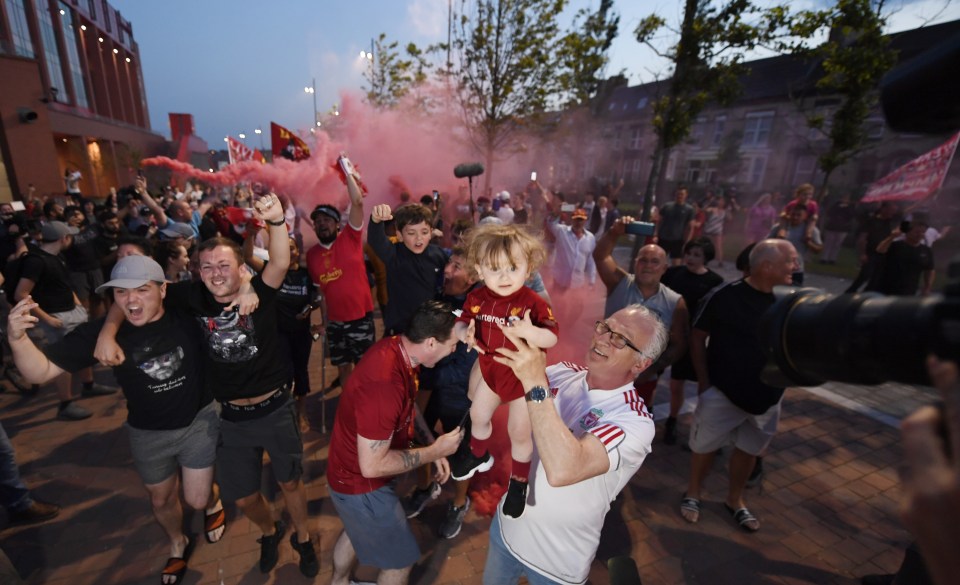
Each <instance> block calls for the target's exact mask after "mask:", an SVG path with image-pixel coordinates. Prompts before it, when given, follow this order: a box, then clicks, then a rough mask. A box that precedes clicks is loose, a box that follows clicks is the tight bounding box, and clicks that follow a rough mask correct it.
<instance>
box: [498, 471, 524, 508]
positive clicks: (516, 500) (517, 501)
mask: <svg viewBox="0 0 960 585" xmlns="http://www.w3.org/2000/svg"><path fill="white" fill-rule="evenodd" d="M526 507H527V482H525V481H519V480H516V479H514V478H512V477H511V478H510V487H508V488H507V497H506V499H505V500H503V513H504V514H506V515H507V516H510V517H511V518H519V517H520V516H521V515H522V514H523V509H524V508H526Z"/></svg>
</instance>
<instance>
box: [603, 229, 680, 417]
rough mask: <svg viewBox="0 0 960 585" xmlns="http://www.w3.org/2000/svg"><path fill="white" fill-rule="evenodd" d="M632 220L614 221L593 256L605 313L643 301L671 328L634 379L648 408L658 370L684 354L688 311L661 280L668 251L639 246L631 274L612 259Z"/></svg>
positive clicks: (676, 295) (653, 245)
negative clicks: (664, 342)
mask: <svg viewBox="0 0 960 585" xmlns="http://www.w3.org/2000/svg"><path fill="white" fill-rule="evenodd" d="M633 221H634V219H633V218H632V217H629V216H626V217H622V218H620V219H618V220H617V221H615V222H614V223H613V225H612V226H610V229H609V230H607V231H606V233H604V234H603V237H601V238H600V241H598V242H597V247H596V249H595V250H594V251H593V258H594V260H595V261H596V264H597V272H598V273H599V274H600V280H602V281H603V284H604V285H606V287H607V302H606V305H605V306H604V310H603V314H604V315H606V316H609V315H612V314H613V313H615V312H616V311H618V310H620V309H622V308H624V307H627V306H629V305H633V304H639V305H643V306H644V307H646V308H647V309H649V310H650V311H651V312H653V314H654V315H656V316H657V318H658V319H660V321H661V322H662V323H663V326H664V327H665V328H666V329H667V331H669V332H670V342H669V344H668V345H667V349H666V350H665V351H664V352H663V354H662V355H661V356H660V359H658V360H657V362H656V363H655V364H653V365H652V366H651V367H650V368H648V369H647V370H646V371H645V372H644V374H643V375H642V376H640V377H639V378H637V379H636V380H635V383H634V386H635V387H636V389H637V392H638V393H639V394H640V397H641V398H642V399H643V401H644V402H645V403H646V404H647V408H649V409H651V410H652V409H653V393H654V391H655V390H656V388H657V380H658V378H659V375H660V373H661V372H663V370H664V369H666V367H667V366H669V365H670V364H672V363H673V362H674V361H676V360H677V359H678V358H679V357H680V356H682V355H683V354H684V350H685V348H686V344H687V331H688V329H689V322H690V314H689V310H688V309H687V304H686V302H684V300H683V297H682V296H680V294H679V293H677V292H676V291H674V290H673V289H671V288H669V287H668V286H667V285H665V284H663V283H662V282H660V279H661V278H663V275H664V273H666V271H667V267H668V266H669V264H668V260H667V253H666V252H665V251H664V250H663V248H661V247H660V246H657V245H656V244H650V245H647V246H643V247H642V248H640V251H639V252H638V253H637V262H636V265H635V268H634V274H630V273H628V272H627V271H626V270H624V269H623V268H620V267H619V266H617V262H616V260H614V259H613V249H614V247H615V246H616V244H617V240H618V239H619V238H620V236H622V235H623V234H624V229H625V226H626V225H627V224H629V223H632V222H633Z"/></svg>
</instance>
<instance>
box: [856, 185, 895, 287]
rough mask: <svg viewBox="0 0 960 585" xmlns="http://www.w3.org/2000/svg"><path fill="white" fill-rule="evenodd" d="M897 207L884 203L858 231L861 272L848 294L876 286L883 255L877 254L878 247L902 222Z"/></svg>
mask: <svg viewBox="0 0 960 585" xmlns="http://www.w3.org/2000/svg"><path fill="white" fill-rule="evenodd" d="M898 212H899V210H898V209H897V205H896V204H895V203H893V202H892V201H884V202H883V203H881V204H880V208H879V209H877V211H876V213H872V214H870V215H868V216H867V217H865V218H863V221H862V222H861V223H860V226H859V228H858V229H857V232H858V233H857V254H858V255H859V258H860V272H859V273H858V274H857V277H856V278H855V279H853V282H852V283H850V286H849V287H847V290H846V291H844V292H846V293H855V292H860V288H861V287H863V285H864V284H866V285H868V286H870V285H874V284H875V283H876V281H877V279H878V278H879V276H880V274H879V273H880V270H881V269H882V265H883V255H882V254H878V253H877V246H878V245H879V244H880V242H882V241H883V239H884V238H886V237H887V236H888V235H889V234H890V232H891V231H892V230H893V228H895V227H896V226H897V223H898V222H899V221H900V220H899V218H898Z"/></svg>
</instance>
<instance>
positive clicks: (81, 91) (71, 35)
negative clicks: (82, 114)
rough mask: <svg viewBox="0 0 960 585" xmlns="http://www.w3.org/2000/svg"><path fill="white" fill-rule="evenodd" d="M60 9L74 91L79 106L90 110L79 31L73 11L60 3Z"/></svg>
mask: <svg viewBox="0 0 960 585" xmlns="http://www.w3.org/2000/svg"><path fill="white" fill-rule="evenodd" d="M60 9H61V10H63V12H64V14H63V16H62V17H61V18H60V22H61V23H62V24H63V40H64V41H65V42H66V44H67V65H68V69H69V71H70V79H72V80H73V90H74V91H75V92H76V94H77V105H78V106H80V107H81V108H89V107H90V103H89V102H88V101H87V84H86V82H85V81H84V79H83V69H82V68H81V67H80V51H79V47H80V45H79V44H78V43H79V39H78V38H77V29H76V27H74V25H73V24H74V23H73V10H71V9H70V7H69V6H68V5H67V4H66V3H64V2H61V3H60Z"/></svg>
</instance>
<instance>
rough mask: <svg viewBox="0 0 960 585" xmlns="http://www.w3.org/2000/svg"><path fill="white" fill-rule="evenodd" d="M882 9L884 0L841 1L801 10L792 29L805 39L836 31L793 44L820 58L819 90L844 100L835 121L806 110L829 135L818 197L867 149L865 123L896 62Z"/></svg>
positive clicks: (795, 50) (822, 157) (811, 124)
mask: <svg viewBox="0 0 960 585" xmlns="http://www.w3.org/2000/svg"><path fill="white" fill-rule="evenodd" d="M882 8H883V4H882V2H881V3H880V4H879V5H878V6H877V7H876V9H874V8H873V7H872V6H871V0H838V1H837V3H836V5H834V6H832V7H830V8H827V9H825V10H822V11H813V12H801V13H800V14H799V15H798V16H797V18H796V19H795V21H794V24H793V26H792V27H791V29H792V32H793V34H794V35H795V36H797V37H799V38H803V39H806V38H810V37H814V36H815V35H816V34H817V33H818V32H819V31H822V30H823V29H825V28H829V31H830V38H829V39H828V40H827V41H826V42H824V43H821V44H819V45H817V46H814V47H809V46H807V45H806V44H804V43H802V42H800V43H798V44H795V45H793V46H792V47H790V48H791V49H792V50H791V52H792V53H793V54H794V55H797V56H800V57H807V58H810V59H813V60H816V61H818V62H819V65H820V68H821V72H822V75H821V77H820V78H819V79H818V80H817V82H816V84H815V88H816V90H817V93H818V94H822V95H827V96H836V97H838V98H839V104H838V105H837V107H836V109H835V110H834V111H833V113H832V115H831V116H830V119H829V120H828V119H827V117H826V116H825V115H823V114H822V113H820V112H817V111H810V112H807V113H806V114H805V115H806V119H807V125H808V126H809V127H810V128H813V129H815V130H817V131H819V132H820V133H821V134H822V135H823V136H825V137H826V138H827V139H828V146H827V148H826V150H825V151H824V152H822V153H821V154H820V155H819V157H818V159H817V162H818V165H819V166H820V170H822V171H823V181H822V182H821V184H820V188H819V190H818V195H817V197H818V199H822V198H823V196H824V195H825V193H826V189H827V184H828V183H829V181H830V175H831V174H832V173H833V172H834V171H835V170H837V169H838V168H839V167H841V166H843V165H844V164H845V163H846V162H847V161H849V160H850V159H852V158H854V157H855V156H857V155H858V154H859V153H860V152H861V151H862V150H863V148H864V145H865V144H866V142H867V133H866V127H865V125H864V122H865V121H866V119H867V116H869V115H870V112H871V110H873V108H874V107H875V106H876V104H877V99H878V93H877V87H878V85H879V83H880V79H881V78H882V77H883V75H884V74H885V73H886V72H887V71H889V70H890V68H891V67H893V65H894V64H895V63H896V52H895V51H893V50H892V49H890V47H889V38H888V37H886V36H884V34H883V28H884V26H885V25H886V18H885V17H884V16H882V14H881V10H882Z"/></svg>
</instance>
